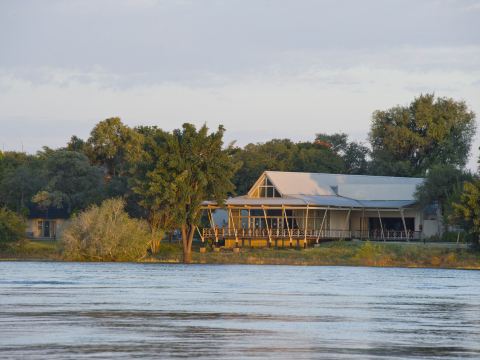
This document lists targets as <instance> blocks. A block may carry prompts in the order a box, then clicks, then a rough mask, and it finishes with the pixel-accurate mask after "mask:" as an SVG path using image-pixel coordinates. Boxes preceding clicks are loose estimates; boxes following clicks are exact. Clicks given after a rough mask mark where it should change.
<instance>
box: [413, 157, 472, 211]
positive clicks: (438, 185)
mask: <svg viewBox="0 0 480 360" xmlns="http://www.w3.org/2000/svg"><path fill="white" fill-rule="evenodd" d="M471 179H472V175H470V174H469V173H464V172H463V171H461V170H459V169H457V168H455V167H453V166H451V165H435V166H433V167H432V169H431V170H430V171H429V172H428V174H427V176H426V178H425V181H424V182H423V183H422V184H421V185H420V186H419V187H418V188H417V191H416V193H415V197H416V199H417V200H418V202H419V203H420V204H421V205H423V206H428V205H430V204H433V203H436V204H438V205H439V206H440V213H441V214H442V217H443V219H444V220H447V219H448V216H449V215H450V214H451V213H452V206H451V204H452V202H453V201H454V200H455V199H458V197H459V196H460V193H461V191H462V188H463V182H464V181H466V180H471Z"/></svg>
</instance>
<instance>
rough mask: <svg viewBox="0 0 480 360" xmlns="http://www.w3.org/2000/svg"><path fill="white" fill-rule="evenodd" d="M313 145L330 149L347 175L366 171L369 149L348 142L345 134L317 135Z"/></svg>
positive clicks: (359, 144)
mask: <svg viewBox="0 0 480 360" xmlns="http://www.w3.org/2000/svg"><path fill="white" fill-rule="evenodd" d="M315 144H316V145H318V146H323V147H325V148H328V149H330V150H331V151H332V152H333V153H335V154H336V155H337V156H339V157H340V158H341V159H342V161H343V163H344V170H343V171H342V173H343V172H345V173H347V174H365V173H367V171H368V160H367V157H368V155H369V153H370V151H369V149H368V148H367V147H366V146H364V145H362V144H361V143H358V142H355V141H349V140H348V135H347V134H345V133H335V134H331V135H329V134H323V133H320V134H317V135H316V138H315Z"/></svg>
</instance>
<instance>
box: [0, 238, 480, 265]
mask: <svg viewBox="0 0 480 360" xmlns="http://www.w3.org/2000/svg"><path fill="white" fill-rule="evenodd" d="M58 245H59V244H58V243H56V242H49V243H45V242H35V241H27V242H24V243H23V244H21V245H15V246H11V248H10V249H8V250H4V251H0V261H2V262H8V261H38V262H78V263H82V262H84V263H94V262H126V263H139V264H183V263H182V249H181V247H180V246H179V245H178V244H169V243H163V244H161V246H160V251H159V252H158V253H157V254H155V255H149V256H148V257H145V258H142V259H139V260H138V261H121V259H120V260H118V261H108V260H107V261H99V260H97V259H95V260H89V259H64V258H62V256H61V253H60V250H59V246H58ZM191 264H192V265H287V266H351V267H359V266H366V267H385V268H394V267H396V268H431V269H452V270H480V251H478V250H472V249H470V248H467V247H465V245H464V244H453V243H451V244H446V243H427V244H419V243H404V244H398V243H395V244H392V243H383V242H382V243H374V242H368V241H367V242H351V241H337V242H330V243H324V244H322V245H321V246H319V247H315V248H307V249H273V248H263V249H250V248H242V249H241V250H240V251H239V252H237V253H234V252H233V251H232V250H231V249H223V248H222V249H220V251H212V250H211V249H209V251H207V252H205V253H200V251H199V244H196V246H195V248H194V249H192V262H191Z"/></svg>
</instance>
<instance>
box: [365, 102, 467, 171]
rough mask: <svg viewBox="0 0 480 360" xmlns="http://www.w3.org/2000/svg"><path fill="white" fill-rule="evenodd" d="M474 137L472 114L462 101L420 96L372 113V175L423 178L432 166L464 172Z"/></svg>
mask: <svg viewBox="0 0 480 360" xmlns="http://www.w3.org/2000/svg"><path fill="white" fill-rule="evenodd" d="M474 133H475V114H474V113H473V112H472V111H470V110H469V109H468V108H467V105H466V104H465V102H463V101H455V100H453V99H450V98H442V97H440V98H438V97H437V98H435V96H434V95H433V94H426V95H420V96H419V97H417V98H415V99H414V100H413V101H412V103H411V104H410V105H409V106H396V107H393V108H391V109H388V110H385V111H380V110H379V111H375V112H374V113H373V120H372V126H371V130H370V134H369V140H370V144H371V147H372V166H371V172H372V173H373V174H377V175H397V176H423V175H425V174H426V171H427V170H428V169H429V168H431V167H432V166H434V165H441V164H444V165H452V166H454V167H458V168H463V167H464V166H465V164H466V161H467V159H468V153H469V151H470V146H471V143H472V138H473V135H474Z"/></svg>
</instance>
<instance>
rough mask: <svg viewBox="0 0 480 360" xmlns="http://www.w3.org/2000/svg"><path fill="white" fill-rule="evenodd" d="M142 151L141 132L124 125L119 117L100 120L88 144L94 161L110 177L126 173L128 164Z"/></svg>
mask: <svg viewBox="0 0 480 360" xmlns="http://www.w3.org/2000/svg"><path fill="white" fill-rule="evenodd" d="M75 143H78V141H75ZM73 146H74V145H72V147H73ZM77 146H78V145H77ZM140 152H141V136H140V134H139V133H138V132H136V131H134V130H133V129H131V128H129V127H128V126H126V125H124V124H123V123H122V121H121V120H120V118H118V117H114V118H109V119H106V120H104V121H100V122H99V123H98V124H97V125H96V126H95V127H94V128H93V130H92V132H91V133H90V138H89V139H88V141H87V145H86V153H87V155H88V157H89V158H90V160H91V161H92V163H93V164H96V165H100V166H103V167H104V168H105V169H106V172H107V174H108V175H109V176H110V177H114V176H122V175H125V173H126V172H127V171H128V165H129V164H131V163H132V162H134V161H135V157H136V156H138V155H139V154H140Z"/></svg>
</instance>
